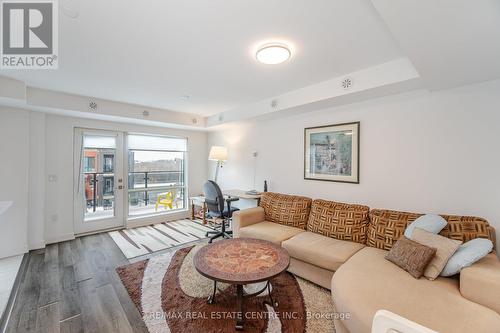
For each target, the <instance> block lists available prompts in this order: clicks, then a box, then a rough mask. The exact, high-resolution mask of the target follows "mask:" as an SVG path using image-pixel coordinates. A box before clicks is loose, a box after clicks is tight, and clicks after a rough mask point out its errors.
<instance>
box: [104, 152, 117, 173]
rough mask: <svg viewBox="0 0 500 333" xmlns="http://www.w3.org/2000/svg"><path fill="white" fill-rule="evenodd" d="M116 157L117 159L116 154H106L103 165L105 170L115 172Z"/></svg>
mask: <svg viewBox="0 0 500 333" xmlns="http://www.w3.org/2000/svg"><path fill="white" fill-rule="evenodd" d="M114 159H115V156H114V155H104V165H103V171H104V172H113V170H114V167H113V165H114V163H113V162H114Z"/></svg>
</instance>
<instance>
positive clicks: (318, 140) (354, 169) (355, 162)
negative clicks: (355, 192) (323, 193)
mask: <svg viewBox="0 0 500 333" xmlns="http://www.w3.org/2000/svg"><path fill="white" fill-rule="evenodd" d="M359 151H360V122H359V121H358V122H351V123H342V124H334V125H325V126H316V127H307V128H305V129H304V179H308V180H322V181H331V182H341V183H353V184H359V168H360V158H359Z"/></svg>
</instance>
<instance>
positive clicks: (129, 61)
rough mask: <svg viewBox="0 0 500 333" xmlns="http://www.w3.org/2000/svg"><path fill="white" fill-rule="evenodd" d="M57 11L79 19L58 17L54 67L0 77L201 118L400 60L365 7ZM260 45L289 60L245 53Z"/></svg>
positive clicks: (195, 5) (351, 3)
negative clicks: (272, 44) (273, 46)
mask: <svg viewBox="0 0 500 333" xmlns="http://www.w3.org/2000/svg"><path fill="white" fill-rule="evenodd" d="M61 1H62V0H61ZM66 4H67V6H68V7H71V8H72V9H76V10H78V12H79V15H78V17H77V18H76V19H71V18H69V17H67V16H65V15H63V14H62V13H60V27H59V31H60V32H59V34H60V36H59V38H60V43H59V48H60V52H59V53H60V56H59V69H58V70H54V71H42V70H39V71H18V72H14V71H2V75H7V76H10V77H13V78H17V79H21V80H24V81H26V83H27V84H28V85H30V86H34V87H40V88H45V89H52V90H58V91H63V92H69V93H75V94H81V95H87V96H94V97H98V98H105V99H110V100H116V101H121V102H127V103H134V104H139V105H146V106H152V107H158V108H165V109H170V110H175V111H182V112H192V113H198V114H203V115H210V114H214V113H217V112H221V111H225V110H228V109H233V108H236V107H239V106H242V105H245V104H247V103H251V102H255V101H258V100H261V99H264V98H268V97H271V96H274V95H279V94H282V93H284V92H287V91H290V90H294V89H298V88H302V87H305V86H308V85H311V84H314V83H317V82H321V81H324V80H328V79H330V78H332V77H335V76H339V75H342V74H344V73H349V72H352V71H355V70H359V69H364V68H367V67H370V66H373V65H376V64H380V63H383V62H386V61H389V60H392V59H395V58H398V57H399V56H400V55H401V52H400V51H399V49H398V47H397V46H396V43H395V42H394V41H393V39H392V36H391V34H390V33H389V31H388V30H387V27H386V25H385V24H384V22H383V21H382V20H381V18H380V16H379V15H378V13H377V12H376V10H375V9H374V7H373V5H372V4H371V2H370V1H368V0H337V1H332V0H315V1H298V0H295V1H291V0H252V1H227V0H210V1H206V0H184V1H173V0H166V1H158V0H156V1H154V0H141V1H130V0H128V1H124V0H106V1H102V0H85V1H83V0H74V1H71V2H68V1H66ZM266 41H285V42H288V43H290V44H291V45H292V47H293V56H292V59H291V61H290V62H289V63H285V64H282V65H277V66H266V65H261V64H258V63H256V61H255V59H254V57H253V52H254V48H255V46H256V45H258V44H260V43H262V42H266ZM182 95H190V96H191V98H190V99H189V100H188V101H184V100H182V99H181V98H180V97H181V96H182Z"/></svg>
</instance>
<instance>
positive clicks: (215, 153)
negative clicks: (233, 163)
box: [208, 146, 227, 161]
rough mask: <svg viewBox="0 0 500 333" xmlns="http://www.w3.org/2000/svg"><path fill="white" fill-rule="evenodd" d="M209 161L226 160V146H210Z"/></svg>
mask: <svg viewBox="0 0 500 333" xmlns="http://www.w3.org/2000/svg"><path fill="white" fill-rule="evenodd" d="M208 159H209V160H210V161H227V148H226V147H221V146H212V148H210V154H208Z"/></svg>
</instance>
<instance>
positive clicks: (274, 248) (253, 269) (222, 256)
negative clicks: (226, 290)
mask: <svg viewBox="0 0 500 333" xmlns="http://www.w3.org/2000/svg"><path fill="white" fill-rule="evenodd" d="M289 265H290V256H289V255H288V252H287V251H286V250H285V249H283V248H282V247H280V246H278V245H276V244H273V243H271V242H268V241H264V240H260V239H253V238H233V239H224V240H220V241H218V242H215V243H213V244H209V245H207V246H204V247H203V248H201V249H200V250H199V251H198V252H197V253H196V255H195V256H194V266H195V267H196V270H197V271H198V272H199V273H200V274H201V275H203V276H205V277H207V278H209V279H211V280H213V281H214V291H213V294H212V296H211V297H210V298H209V299H208V302H209V303H213V302H214V301H215V293H216V291H217V282H224V283H229V284H234V285H236V305H237V308H238V309H237V311H238V315H237V320H236V329H238V330H241V329H243V324H244V319H245V318H244V315H243V309H244V301H243V298H245V297H251V296H256V295H258V294H260V293H262V292H264V290H266V289H267V290H268V292H269V298H270V299H271V304H272V305H273V306H274V302H273V299H272V297H271V285H270V283H269V280H270V279H272V278H273V277H275V276H277V275H279V274H281V273H283V272H284V271H285V270H286V269H287V268H288V266H289ZM264 281H265V282H266V284H265V286H264V287H263V288H262V289H261V290H258V291H256V292H253V293H251V294H247V293H245V292H244V290H243V286H244V285H247V284H252V283H258V282H264Z"/></svg>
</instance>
